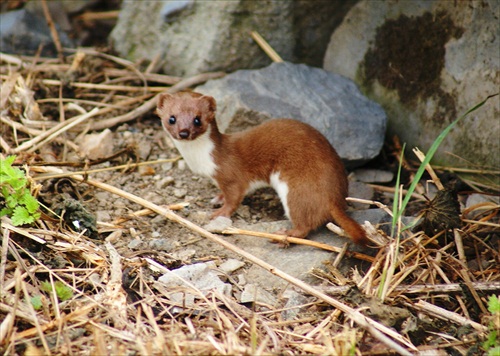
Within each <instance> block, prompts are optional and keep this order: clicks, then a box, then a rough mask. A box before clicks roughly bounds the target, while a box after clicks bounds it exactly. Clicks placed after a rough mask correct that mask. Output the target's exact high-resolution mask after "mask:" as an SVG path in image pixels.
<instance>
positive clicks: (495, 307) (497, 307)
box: [483, 295, 500, 356]
mask: <svg viewBox="0 0 500 356" xmlns="http://www.w3.org/2000/svg"><path fill="white" fill-rule="evenodd" d="M488 311H489V312H490V313H491V320H490V323H489V330H490V332H489V334H488V338H487V339H486V341H485V342H483V348H484V349H485V350H486V351H487V352H488V356H498V355H500V341H499V338H500V299H499V297H497V296H496V295H491V296H490V298H489V299H488Z"/></svg>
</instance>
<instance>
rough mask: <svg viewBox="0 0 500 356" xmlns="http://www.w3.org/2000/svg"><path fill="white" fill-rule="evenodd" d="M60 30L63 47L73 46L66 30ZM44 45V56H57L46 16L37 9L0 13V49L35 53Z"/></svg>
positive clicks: (16, 52) (19, 52)
mask: <svg viewBox="0 0 500 356" xmlns="http://www.w3.org/2000/svg"><path fill="white" fill-rule="evenodd" d="M56 29H57V30H58V34H59V40H60V41H61V44H62V46H63V47H73V46H74V44H73V41H71V40H70V38H69V37H68V36H67V35H66V33H65V32H63V31H61V30H60V29H59V26H57V25H56ZM40 46H43V50H42V53H41V54H42V55H43V56H54V57H55V56H56V55H57V51H56V48H55V45H54V42H53V40H52V36H51V33H50V29H49V26H48V25H47V21H46V20H45V17H44V16H43V15H42V14H40V13H39V12H36V11H31V10H26V9H21V10H14V11H9V12H5V13H3V14H0V51H1V52H6V53H13V54H26V55H34V54H35V53H36V52H37V51H38V49H39V48H40Z"/></svg>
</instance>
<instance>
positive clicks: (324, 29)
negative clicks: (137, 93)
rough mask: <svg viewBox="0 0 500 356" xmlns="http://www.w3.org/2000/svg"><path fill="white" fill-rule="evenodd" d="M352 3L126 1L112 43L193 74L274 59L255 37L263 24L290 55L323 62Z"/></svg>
mask: <svg viewBox="0 0 500 356" xmlns="http://www.w3.org/2000/svg"><path fill="white" fill-rule="evenodd" d="M353 3H354V0H348V1H343V2H338V1H266V2H263V1H245V0H233V1H202V0H180V1H125V2H123V7H122V10H121V12H120V16H119V19H118V23H117V25H116V26H115V28H114V29H113V32H112V33H111V42H112V44H113V46H114V48H115V49H116V50H117V51H118V53H120V55H122V56H125V57H127V58H129V59H131V60H138V59H149V60H152V59H154V58H155V57H156V56H157V55H160V56H161V58H162V59H163V70H164V71H165V72H166V73H168V74H172V75H180V76H184V75H187V76H189V75H193V74H197V73H200V72H206V71H214V70H224V71H228V72H231V71H234V70H237V69H242V68H246V69H248V68H259V67H263V66H265V65H268V64H269V63H270V59H269V58H268V56H267V55H266V54H265V53H264V52H263V51H262V50H261V49H260V47H259V46H258V45H257V44H256V43H255V42H254V41H253V40H252V39H251V37H250V32H251V31H258V32H259V34H260V35H262V36H263V37H264V38H265V39H266V40H267V41H268V42H269V44H270V45H271V46H272V47H273V48H274V50H276V52H278V53H279V54H280V56H281V57H282V58H283V59H285V60H289V61H293V60H298V61H305V62H306V63H309V64H311V65H316V66H321V60H320V59H322V58H323V56H324V53H325V49H326V45H327V43H328V40H329V36H330V34H331V32H332V31H333V29H334V27H335V26H337V25H338V23H339V22H340V20H341V18H342V15H343V14H345V13H346V12H347V10H348V9H349V8H350V7H351V6H352V4H353Z"/></svg>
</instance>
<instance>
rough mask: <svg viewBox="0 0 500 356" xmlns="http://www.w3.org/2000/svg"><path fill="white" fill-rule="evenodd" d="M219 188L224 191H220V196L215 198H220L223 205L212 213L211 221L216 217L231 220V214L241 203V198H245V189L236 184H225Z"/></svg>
mask: <svg viewBox="0 0 500 356" xmlns="http://www.w3.org/2000/svg"><path fill="white" fill-rule="evenodd" d="M221 186H223V187H224V189H223V190H222V194H220V195H219V196H217V197H216V198H220V197H222V201H223V205H222V207H221V208H219V209H217V210H216V211H214V213H213V214H212V219H214V218H216V217H218V216H224V217H226V218H231V215H233V213H234V212H235V211H236V209H237V208H238V206H239V205H240V204H241V202H242V201H243V198H244V197H245V191H246V189H245V188H244V187H240V186H239V185H236V184H231V185H229V184H226V185H221ZM216 198H214V199H216Z"/></svg>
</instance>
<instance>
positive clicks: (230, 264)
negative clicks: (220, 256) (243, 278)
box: [219, 258, 245, 274]
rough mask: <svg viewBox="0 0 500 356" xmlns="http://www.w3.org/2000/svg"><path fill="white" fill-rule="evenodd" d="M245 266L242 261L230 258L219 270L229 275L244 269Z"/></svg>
mask: <svg viewBox="0 0 500 356" xmlns="http://www.w3.org/2000/svg"><path fill="white" fill-rule="evenodd" d="M244 265H245V262H242V261H240V260H237V259H234V258H230V259H229V260H227V261H225V262H223V263H222V264H221V265H220V266H219V269H220V270H221V271H222V272H224V273H227V274H231V273H233V272H234V271H236V270H237V269H239V268H241V267H243V266H244Z"/></svg>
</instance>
